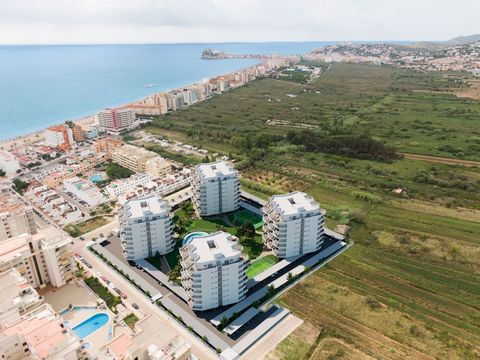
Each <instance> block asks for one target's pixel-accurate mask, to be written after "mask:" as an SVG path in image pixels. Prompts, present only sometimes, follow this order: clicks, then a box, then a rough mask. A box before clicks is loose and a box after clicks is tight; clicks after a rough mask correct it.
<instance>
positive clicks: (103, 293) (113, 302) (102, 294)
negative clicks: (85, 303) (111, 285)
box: [85, 277, 122, 311]
mask: <svg viewBox="0 0 480 360" xmlns="http://www.w3.org/2000/svg"><path fill="white" fill-rule="evenodd" d="M85 284H87V286H88V287H89V288H90V289H91V290H92V291H93V292H94V293H95V294H97V296H98V297H99V298H100V299H102V300H103V301H105V304H107V306H108V308H109V309H110V310H112V311H114V310H115V306H117V305H118V304H120V303H121V302H122V300H121V299H120V297H119V296H115V295H113V294H112V293H111V292H110V291H108V289H107V288H106V287H105V286H103V285H102V284H100V282H99V281H98V279H97V278H94V277H89V278H87V279H85Z"/></svg>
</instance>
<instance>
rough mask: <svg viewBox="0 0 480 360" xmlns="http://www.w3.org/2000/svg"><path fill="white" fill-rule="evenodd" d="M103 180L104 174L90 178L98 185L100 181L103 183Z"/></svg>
mask: <svg viewBox="0 0 480 360" xmlns="http://www.w3.org/2000/svg"><path fill="white" fill-rule="evenodd" d="M102 180H103V175H102V174H93V175H92V176H90V181H91V182H93V183H97V182H99V181H102Z"/></svg>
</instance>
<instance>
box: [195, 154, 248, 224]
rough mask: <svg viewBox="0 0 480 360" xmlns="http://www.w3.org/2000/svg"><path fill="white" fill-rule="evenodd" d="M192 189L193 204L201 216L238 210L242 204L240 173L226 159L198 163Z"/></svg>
mask: <svg viewBox="0 0 480 360" xmlns="http://www.w3.org/2000/svg"><path fill="white" fill-rule="evenodd" d="M192 191H193V204H194V206H195V209H196V212H197V214H198V215H200V216H210V215H217V214H223V213H227V212H230V211H234V210H237V209H238V208H239V206H240V179H239V173H238V171H237V170H235V168H234V167H233V165H231V164H230V163H227V162H225V161H217V162H213V163H209V164H200V165H197V166H196V167H195V171H194V174H193V179H192Z"/></svg>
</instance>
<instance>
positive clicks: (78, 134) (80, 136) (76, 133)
mask: <svg viewBox="0 0 480 360" xmlns="http://www.w3.org/2000/svg"><path fill="white" fill-rule="evenodd" d="M73 140H75V141H76V142H82V141H85V135H84V133H83V128H82V127H81V126H80V125H75V126H74V127H73Z"/></svg>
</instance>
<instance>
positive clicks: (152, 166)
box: [145, 155, 172, 177]
mask: <svg viewBox="0 0 480 360" xmlns="http://www.w3.org/2000/svg"><path fill="white" fill-rule="evenodd" d="M145 171H146V172H147V173H148V174H150V175H152V176H153V177H164V176H167V175H168V174H169V173H171V172H172V164H171V163H170V161H168V160H166V159H164V158H163V157H161V156H158V155H157V156H156V157H153V158H151V159H149V160H147V161H146V163H145Z"/></svg>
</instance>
